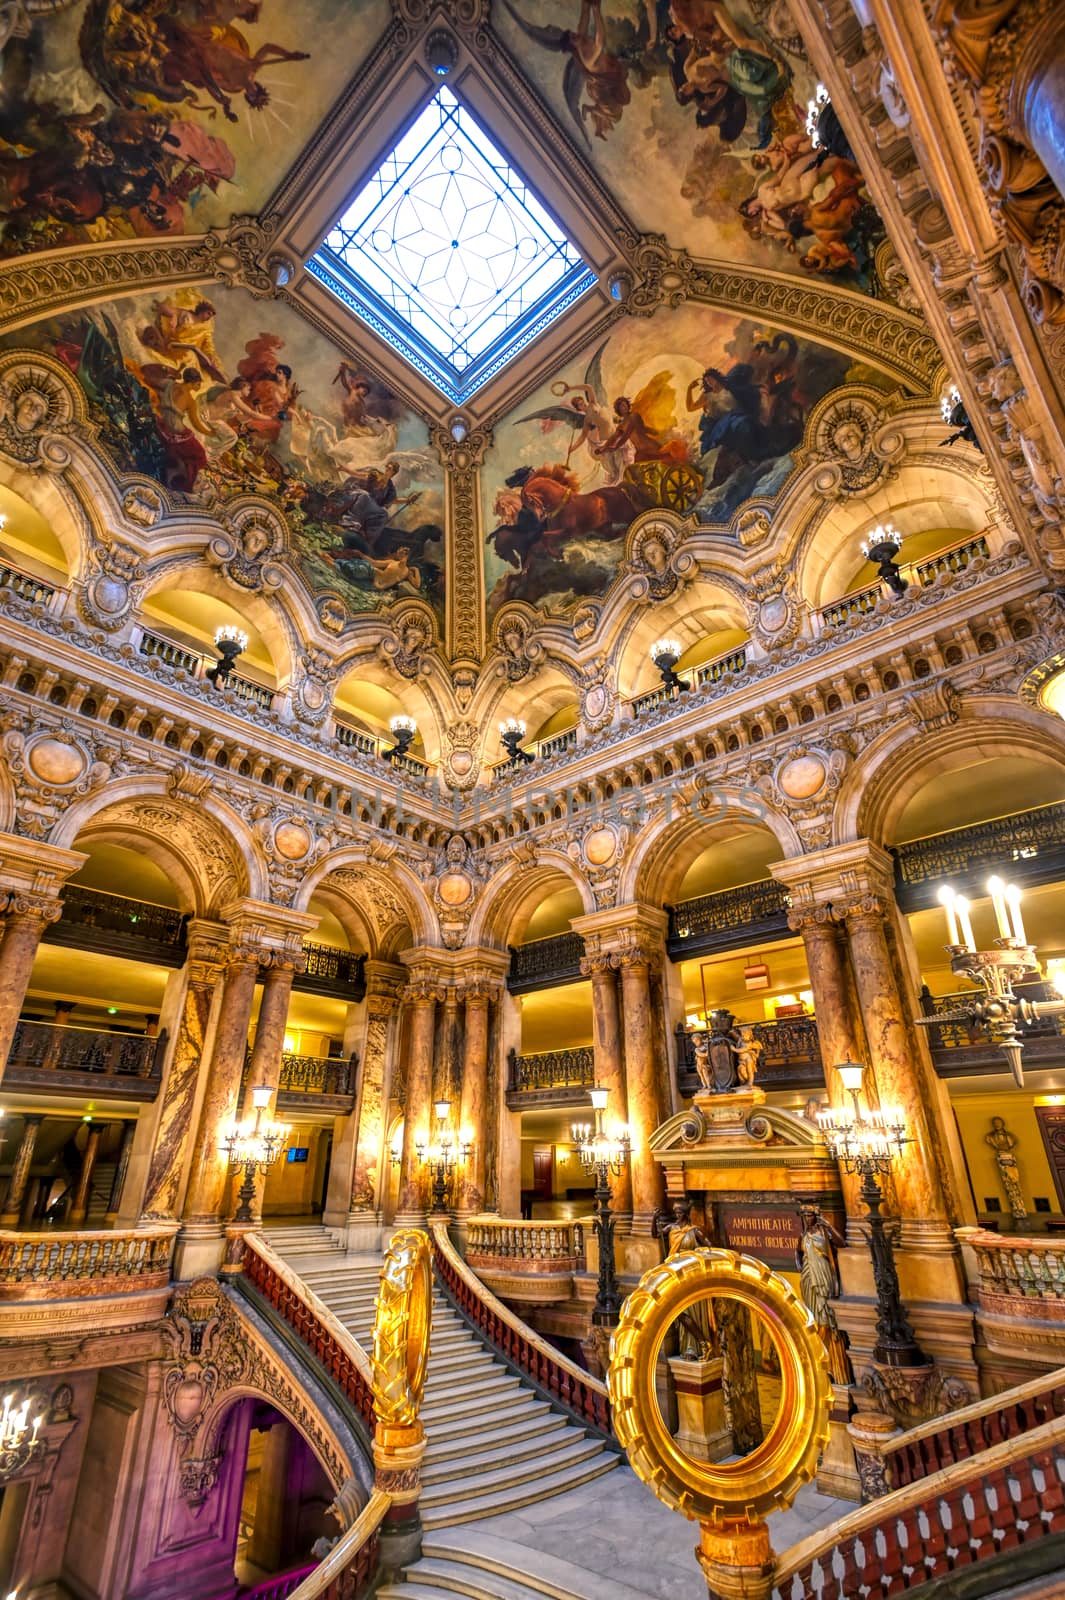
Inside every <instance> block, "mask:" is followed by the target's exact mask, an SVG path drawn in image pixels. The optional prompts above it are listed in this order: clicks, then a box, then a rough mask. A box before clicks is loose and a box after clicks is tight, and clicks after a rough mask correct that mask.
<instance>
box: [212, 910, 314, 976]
mask: <svg viewBox="0 0 1065 1600" xmlns="http://www.w3.org/2000/svg"><path fill="white" fill-rule="evenodd" d="M221 917H222V920H223V921H224V922H225V923H226V924H227V926H228V927H229V940H230V945H231V946H232V948H233V949H234V950H237V949H238V948H239V949H242V950H246V951H247V955H241V956H239V957H236V958H235V959H237V960H247V959H250V956H251V952H252V950H253V949H255V950H258V952H259V955H258V961H259V965H260V966H265V967H269V966H271V965H274V964H276V965H278V966H286V965H288V964H289V963H293V964H295V963H299V962H302V961H303V960H304V959H305V958H304V955H303V941H304V939H305V937H306V936H307V934H309V933H313V932H314V930H315V928H316V927H317V926H318V920H319V919H318V918H317V917H316V916H315V915H314V914H313V913H312V912H308V911H289V910H288V909H286V907H284V906H274V905H270V904H269V903H268V902H267V901H265V900H233V901H231V902H230V903H229V904H228V905H226V906H223V908H222V911H221ZM299 970H302V968H299Z"/></svg>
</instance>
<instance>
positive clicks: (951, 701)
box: [905, 678, 961, 733]
mask: <svg viewBox="0 0 1065 1600" xmlns="http://www.w3.org/2000/svg"><path fill="white" fill-rule="evenodd" d="M905 705H906V715H907V716H908V717H909V718H910V720H911V721H912V722H914V723H916V725H917V727H918V728H920V729H921V731H922V732H923V733H936V732H938V731H939V730H940V729H941V728H949V727H951V725H952V724H953V723H955V722H957V720H958V718H959V716H960V715H961V696H960V695H959V693H958V691H957V689H955V687H954V685H953V684H952V683H951V682H950V680H949V678H943V679H941V680H940V681H939V682H937V683H929V684H922V685H921V686H920V687H919V688H917V689H911V690H910V692H909V694H907V695H906V697H905Z"/></svg>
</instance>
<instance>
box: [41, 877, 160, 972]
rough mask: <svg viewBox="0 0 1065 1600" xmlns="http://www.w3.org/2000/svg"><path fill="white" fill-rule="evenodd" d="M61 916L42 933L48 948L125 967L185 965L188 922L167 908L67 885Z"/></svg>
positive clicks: (122, 896)
mask: <svg viewBox="0 0 1065 1600" xmlns="http://www.w3.org/2000/svg"><path fill="white" fill-rule="evenodd" d="M61 904H62V908H63V914H62V916H61V917H60V918H59V921H58V922H53V923H52V924H51V926H50V927H49V928H47V929H46V930H45V934H44V938H45V940H46V941H47V943H49V944H63V945H68V946H71V947H73V948H74V949H78V950H95V951H99V952H101V953H103V954H104V955H112V956H124V957H125V958H126V959H127V960H129V961H150V962H151V964H152V965H153V966H160V967H180V966H183V965H184V962H185V951H186V947H185V939H186V933H185V930H186V927H187V924H188V920H189V919H188V917H187V916H186V915H185V914H183V913H182V912H180V911H177V910H175V909H174V908H173V907H172V906H157V905H153V904H152V903H151V902H150V901H147V900H128V899H126V897H125V896H124V895H120V894H110V893H107V892H105V891H104V890H102V889H86V888H83V887H82V885H81V884H78V883H68V884H67V886H66V888H65V889H64V890H63V898H62V902H61Z"/></svg>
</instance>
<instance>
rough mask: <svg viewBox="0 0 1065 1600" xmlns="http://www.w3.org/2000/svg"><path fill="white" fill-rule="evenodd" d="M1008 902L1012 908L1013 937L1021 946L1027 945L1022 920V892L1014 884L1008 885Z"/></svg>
mask: <svg viewBox="0 0 1065 1600" xmlns="http://www.w3.org/2000/svg"><path fill="white" fill-rule="evenodd" d="M1006 900H1007V902H1008V904H1009V908H1010V918H1011V920H1012V922H1013V937H1014V938H1015V939H1016V940H1018V941H1019V943H1021V944H1027V943H1028V940H1027V938H1026V937H1025V933H1024V922H1023V921H1022V919H1021V891H1020V890H1019V889H1018V888H1017V885H1016V884H1014V883H1009V884H1007V885H1006Z"/></svg>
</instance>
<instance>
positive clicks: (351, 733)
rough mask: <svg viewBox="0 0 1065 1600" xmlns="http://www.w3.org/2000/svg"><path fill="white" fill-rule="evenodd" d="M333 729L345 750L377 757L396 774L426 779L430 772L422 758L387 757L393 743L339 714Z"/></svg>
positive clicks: (413, 756)
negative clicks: (400, 773) (368, 731)
mask: <svg viewBox="0 0 1065 1600" xmlns="http://www.w3.org/2000/svg"><path fill="white" fill-rule="evenodd" d="M333 728H334V731H335V733H336V739H337V744H339V745H342V746H343V748H344V749H345V750H354V751H356V752H357V753H358V754H359V755H361V756H376V757H377V758H378V760H380V761H383V762H384V763H385V765H386V766H390V767H392V768H393V769H394V770H395V771H396V772H404V773H406V775H407V776H408V777H409V778H424V777H425V776H426V775H427V773H428V771H429V763H428V762H427V761H423V760H422V758H421V756H415V755H411V753H410V751H408V752H407V754H406V755H402V756H401V755H399V754H396V755H386V754H385V752H386V751H388V750H391V749H392V748H393V741H392V740H390V739H384V738H381V737H380V736H379V735H378V734H375V733H367V732H366V730H365V729H364V728H359V727H357V726H356V725H355V723H353V722H348V721H347V720H346V718H345V717H343V716H342V715H340V714H337V715H335V716H334V718H333Z"/></svg>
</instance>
